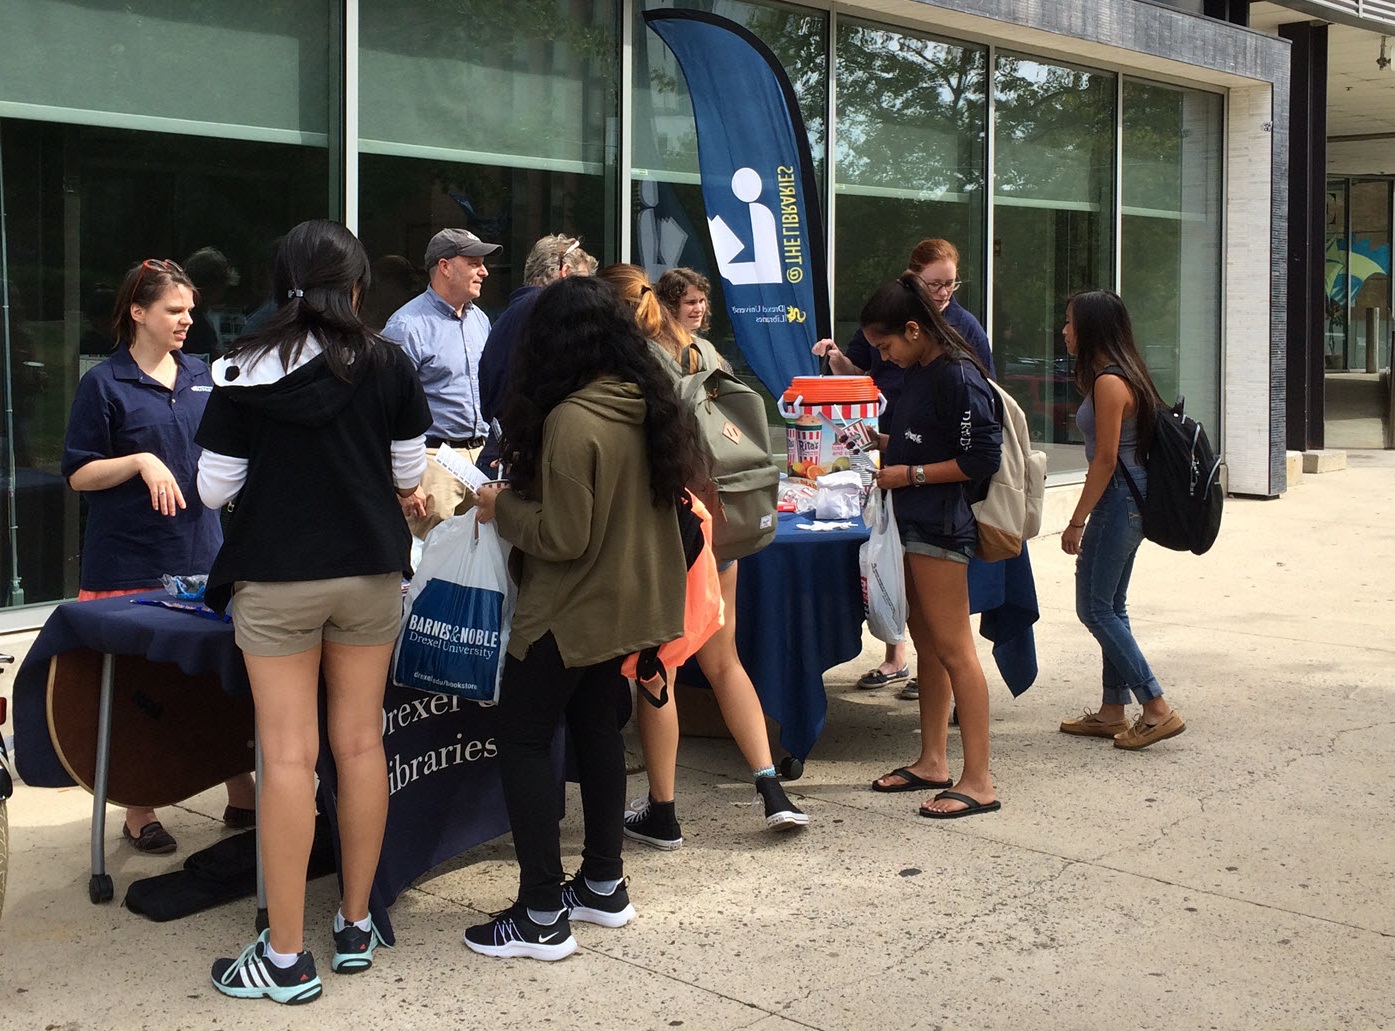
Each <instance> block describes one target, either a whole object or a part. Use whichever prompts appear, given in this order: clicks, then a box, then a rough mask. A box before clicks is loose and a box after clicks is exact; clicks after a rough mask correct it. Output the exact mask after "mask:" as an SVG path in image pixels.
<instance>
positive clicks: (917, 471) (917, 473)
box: [911, 465, 925, 487]
mask: <svg viewBox="0 0 1395 1031" xmlns="http://www.w3.org/2000/svg"><path fill="white" fill-rule="evenodd" d="M911 484H912V485H913V486H916V487H924V486H925V466H923V465H913V466H911Z"/></svg>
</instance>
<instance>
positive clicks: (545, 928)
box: [465, 903, 576, 961]
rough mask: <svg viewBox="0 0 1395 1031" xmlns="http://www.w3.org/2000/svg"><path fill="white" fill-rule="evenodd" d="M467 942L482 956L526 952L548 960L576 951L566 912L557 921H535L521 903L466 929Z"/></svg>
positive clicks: (531, 955) (530, 955)
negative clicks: (547, 922)
mask: <svg viewBox="0 0 1395 1031" xmlns="http://www.w3.org/2000/svg"><path fill="white" fill-rule="evenodd" d="M465 944H466V945H468V946H470V948H472V949H474V950H475V951H476V952H478V953H480V954H481V955H483V956H500V957H507V956H527V957H528V958H529V959H543V960H548V961H551V960H557V959H566V958H567V957H568V956H570V955H571V954H572V953H573V952H575V951H576V939H575V938H573V937H572V928H571V924H569V923H567V914H566V913H563V914H562V915H561V916H559V917H558V918H557V921H556V923H552V924H535V923H533V921H532V920H531V919H529V917H528V907H527V906H523V905H520V904H518V903H514V905H513V906H512V907H510V908H509V909H506V910H504V911H503V912H502V913H495V914H494V919H493V920H491V921H489V923H487V924H478V925H476V926H475V927H471V928H470V929H469V930H467V931H466V932H465Z"/></svg>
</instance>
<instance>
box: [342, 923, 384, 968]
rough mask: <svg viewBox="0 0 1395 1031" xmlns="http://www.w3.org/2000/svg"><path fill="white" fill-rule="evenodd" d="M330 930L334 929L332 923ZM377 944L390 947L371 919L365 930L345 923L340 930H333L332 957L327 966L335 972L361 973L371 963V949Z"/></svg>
mask: <svg viewBox="0 0 1395 1031" xmlns="http://www.w3.org/2000/svg"><path fill="white" fill-rule="evenodd" d="M330 930H331V931H334V926H333V924H332V923H331V925H330ZM379 945H381V946H382V947H383V948H385V949H390V948H392V946H391V945H388V944H387V943H386V942H384V941H383V937H382V935H380V934H379V933H378V926H377V925H376V924H374V923H373V922H372V921H371V920H370V921H369V922H368V930H366V931H360V930H359V929H358V928H357V927H355V926H354V925H353V924H345V925H344V929H343V930H342V931H334V958H333V959H331V960H330V961H329V968H330V969H331V970H333V971H334V972H335V973H336V974H357V973H361V972H362V971H364V970H367V969H368V968H369V967H371V966H372V965H373V950H374V949H376V948H377V947H378V946H379Z"/></svg>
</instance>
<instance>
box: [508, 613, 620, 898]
mask: <svg viewBox="0 0 1395 1031" xmlns="http://www.w3.org/2000/svg"><path fill="white" fill-rule="evenodd" d="M622 659H623V657H621V656H617V657H616V658H614V659H607V660H606V661H605V662H601V663H598V664H596V665H594V666H580V667H577V668H575V669H569V668H567V667H566V666H564V665H563V663H562V656H561V654H559V653H558V651H557V642H556V641H555V640H554V639H553V637H552V634H551V633H548V634H547V635H545V636H544V637H542V638H541V639H540V640H538V641H535V642H534V643H533V646H532V647H531V648H529V649H528V654H527V656H526V657H525V658H523V659H515V658H514V657H513V656H512V655H510V656H509V657H508V659H507V661H506V662H505V664H504V678H503V683H502V684H501V685H500V688H499V729H498V737H499V770H500V773H501V775H502V776H503V781H504V801H505V803H506V804H507V805H508V810H509V823H510V825H511V826H512V828H513V847H514V852H515V853H516V854H517V856H518V901H519V902H520V903H521V904H522V905H525V906H528V907H529V908H531V909H537V910H544V911H547V912H552V911H555V910H559V909H561V908H562V876H563V873H562V843H561V833H560V831H559V829H558V824H559V822H560V821H561V819H562V794H561V791H560V786H559V785H558V784H557V781H556V779H555V778H554V777H553V775H552V761H551V745H552V739H553V736H554V734H555V733H556V730H557V725H558V723H559V722H560V721H561V718H562V716H563V715H564V714H565V715H566V717H567V726H568V728H569V729H570V730H571V740H572V748H573V751H574V754H575V758H576V766H577V771H578V775H579V779H580V781H581V812H582V816H583V818H584V820H585V824H586V834H585V839H584V844H583V846H582V851H581V872H582V873H584V874H585V876H587V877H590V878H591V879H592V880H595V881H611V880H616V879H618V878H620V877H622V876H624V869H623V867H622V865H621V861H620V843H621V840H622V838H623V837H624V813H625V746H624V744H623V742H622V741H621V738H620V727H619V724H618V723H617V721H616V718H615V715H616V698H617V695H619V694H620V693H622V692H623V691H624V690H625V687H626V685H625V678H624V677H622V676H621V675H620V663H621V661H622Z"/></svg>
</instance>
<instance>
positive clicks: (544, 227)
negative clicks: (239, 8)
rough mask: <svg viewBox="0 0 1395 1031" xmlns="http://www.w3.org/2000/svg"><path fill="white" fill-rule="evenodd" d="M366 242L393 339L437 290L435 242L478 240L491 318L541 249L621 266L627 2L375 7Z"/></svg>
mask: <svg viewBox="0 0 1395 1031" xmlns="http://www.w3.org/2000/svg"><path fill="white" fill-rule="evenodd" d="M359 11H360V19H361V22H360V28H361V32H360V35H361V38H362V40H363V49H362V51H361V56H360V74H359V96H360V105H361V112H360V133H361V135H360V140H359V147H360V151H361V156H360V158H359V236H360V238H361V239H362V240H363V243H364V246H365V247H367V249H368V253H369V256H370V257H371V258H372V259H373V262H374V267H375V269H376V273H375V285H374V289H373V291H372V292H371V293H370V295H369V297H368V298H367V299H366V300H365V312H366V314H367V317H368V319H369V321H370V322H373V323H375V324H377V325H379V326H381V325H382V323H383V322H384V321H386V319H387V317H388V316H389V315H391V314H392V312H393V311H395V310H396V309H397V307H399V306H400V305H401V304H402V303H403V302H405V301H406V300H408V299H409V298H411V297H412V296H413V295H415V294H416V293H418V292H420V291H421V290H422V289H424V288H425V284H426V279H425V272H424V270H423V268H422V264H423V260H424V252H425V250H426V244H427V241H428V240H430V239H431V237H432V235H433V234H435V233H436V232H437V231H438V230H440V229H443V228H447V227H460V228H465V229H469V230H471V231H472V232H474V233H476V234H477V235H478V236H480V237H481V238H482V239H485V240H488V241H490V242H491V243H499V244H503V247H504V249H503V251H501V252H500V253H498V254H496V255H495V256H494V257H492V258H490V259H488V268H489V271H490V275H489V278H488V279H487V280H486V281H485V287H484V291H483V293H482V294H481V296H480V306H481V307H482V308H483V309H484V310H485V311H486V313H488V314H489V315H490V316H491V317H493V316H495V315H497V314H498V313H499V312H500V311H502V310H503V308H504V306H505V305H506V304H507V303H508V297H509V294H510V292H511V291H512V290H513V289H514V288H516V287H518V286H521V285H522V270H523V262H524V259H526V258H527V256H528V252H529V250H530V249H531V248H532V246H533V244H534V243H535V242H536V241H537V240H538V238H539V237H542V236H545V235H547V234H549V233H559V232H560V233H568V234H574V235H579V236H581V237H582V239H583V243H584V246H585V248H586V250H587V251H589V252H590V253H592V254H594V255H596V256H597V257H598V258H601V259H603V260H604V259H605V258H606V257H607V256H609V257H611V258H613V256H614V254H615V251H616V246H615V236H616V230H617V227H618V224H619V223H618V217H617V214H616V210H615V187H614V182H615V167H614V153H615V148H616V145H617V139H618V136H617V132H616V124H617V97H618V93H617V90H616V81H617V79H618V75H619V71H618V69H619V48H620V43H619V14H618V4H617V3H616V2H614V0H521V2H519V3H517V4H514V5H512V6H511V7H510V9H509V16H508V17H507V18H501V17H500V16H499V9H498V5H497V4H496V3H486V2H483V0H409V2H401V0H360V7H359Z"/></svg>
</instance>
